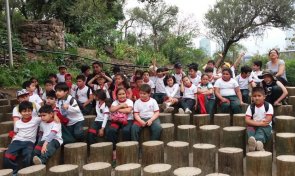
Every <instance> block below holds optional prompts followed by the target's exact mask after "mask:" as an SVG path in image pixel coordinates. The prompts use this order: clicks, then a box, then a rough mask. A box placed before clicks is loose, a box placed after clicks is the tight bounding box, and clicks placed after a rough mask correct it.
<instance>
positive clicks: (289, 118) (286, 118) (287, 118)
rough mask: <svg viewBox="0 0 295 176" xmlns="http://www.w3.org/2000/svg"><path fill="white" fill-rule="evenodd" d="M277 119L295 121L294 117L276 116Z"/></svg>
mask: <svg viewBox="0 0 295 176" xmlns="http://www.w3.org/2000/svg"><path fill="white" fill-rule="evenodd" d="M275 118H276V119H280V120H295V117H293V116H283V115H281V116H276V117H275Z"/></svg>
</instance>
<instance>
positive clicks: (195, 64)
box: [188, 63, 199, 71]
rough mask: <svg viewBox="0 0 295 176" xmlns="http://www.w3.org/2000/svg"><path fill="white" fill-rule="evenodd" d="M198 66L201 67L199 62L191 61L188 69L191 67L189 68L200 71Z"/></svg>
mask: <svg viewBox="0 0 295 176" xmlns="http://www.w3.org/2000/svg"><path fill="white" fill-rule="evenodd" d="M198 67H199V64H197V63H191V64H190V65H189V66H188V69H189V70H194V71H198Z"/></svg>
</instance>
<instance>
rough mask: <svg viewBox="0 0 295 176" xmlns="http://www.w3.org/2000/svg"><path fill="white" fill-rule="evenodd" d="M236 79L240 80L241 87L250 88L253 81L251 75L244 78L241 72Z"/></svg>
mask: <svg viewBox="0 0 295 176" xmlns="http://www.w3.org/2000/svg"><path fill="white" fill-rule="evenodd" d="M236 81H237V82H238V84H239V86H240V89H241V90H242V89H249V83H251V82H252V79H251V77H250V76H249V77H246V78H243V77H242V76H241V74H239V75H238V76H237V77H236Z"/></svg>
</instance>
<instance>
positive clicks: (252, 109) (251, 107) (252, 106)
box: [250, 101, 269, 119]
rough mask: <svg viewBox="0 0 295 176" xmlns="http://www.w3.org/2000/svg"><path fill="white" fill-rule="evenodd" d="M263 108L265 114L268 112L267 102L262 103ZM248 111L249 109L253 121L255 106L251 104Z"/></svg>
mask: <svg viewBox="0 0 295 176" xmlns="http://www.w3.org/2000/svg"><path fill="white" fill-rule="evenodd" d="M264 108H265V112H267V111H268V109H269V103H268V102H266V101H265V102H264ZM250 109H251V113H252V117H251V119H253V115H254V113H255V104H254V103H252V104H251V105H250Z"/></svg>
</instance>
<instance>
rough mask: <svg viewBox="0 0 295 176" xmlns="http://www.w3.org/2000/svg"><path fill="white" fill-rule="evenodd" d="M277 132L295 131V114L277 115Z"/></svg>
mask: <svg viewBox="0 0 295 176" xmlns="http://www.w3.org/2000/svg"><path fill="white" fill-rule="evenodd" d="M275 121H276V125H275V131H276V133H295V117H293V116H276V117H275Z"/></svg>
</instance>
